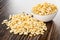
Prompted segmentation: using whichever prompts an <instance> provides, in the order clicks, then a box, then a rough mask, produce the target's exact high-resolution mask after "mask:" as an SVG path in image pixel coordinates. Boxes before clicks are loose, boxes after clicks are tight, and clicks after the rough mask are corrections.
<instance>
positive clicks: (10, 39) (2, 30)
mask: <svg viewBox="0 0 60 40" xmlns="http://www.w3.org/2000/svg"><path fill="white" fill-rule="evenodd" d="M46 24H47V28H48V30H47V31H46V32H45V34H44V35H38V36H35V37H29V36H28V35H27V36H25V35H18V34H13V33H12V34H11V33H10V32H9V30H7V29H6V27H7V26H6V25H2V24H0V40H47V39H48V40H49V35H50V30H51V27H52V21H51V22H47V23H46Z"/></svg>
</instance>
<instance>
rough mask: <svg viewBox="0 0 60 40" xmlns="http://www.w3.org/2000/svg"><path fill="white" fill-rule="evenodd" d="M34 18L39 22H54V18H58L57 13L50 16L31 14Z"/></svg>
mask: <svg viewBox="0 0 60 40" xmlns="http://www.w3.org/2000/svg"><path fill="white" fill-rule="evenodd" d="M31 14H32V15H33V16H34V18H36V19H37V20H41V21H44V22H49V21H51V20H53V18H54V17H55V16H56V14H57V12H55V13H53V14H49V15H43V16H42V15H39V14H34V13H31Z"/></svg>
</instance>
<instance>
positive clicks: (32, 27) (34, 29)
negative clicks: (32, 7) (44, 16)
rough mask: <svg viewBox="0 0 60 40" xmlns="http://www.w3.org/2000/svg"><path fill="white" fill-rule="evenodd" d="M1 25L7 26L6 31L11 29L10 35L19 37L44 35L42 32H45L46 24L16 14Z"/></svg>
mask: <svg viewBox="0 0 60 40" xmlns="http://www.w3.org/2000/svg"><path fill="white" fill-rule="evenodd" d="M2 24H6V25H7V26H8V28H7V29H9V28H10V29H11V30H10V33H12V32H13V33H14V34H19V35H22V34H24V35H28V34H29V35H30V36H32V35H39V34H42V35H43V34H44V30H45V31H46V30H47V27H46V24H45V23H44V22H43V21H39V20H37V19H35V18H33V17H31V15H26V14H23V13H22V14H16V15H12V16H10V17H9V20H4V21H3V22H2Z"/></svg>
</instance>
